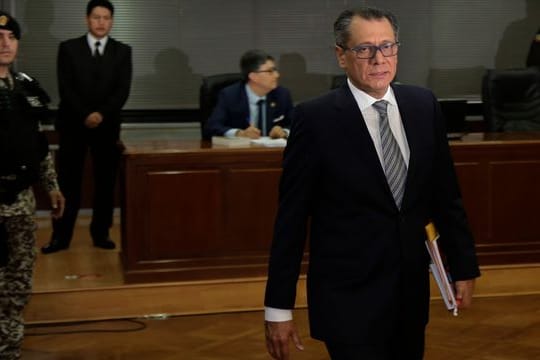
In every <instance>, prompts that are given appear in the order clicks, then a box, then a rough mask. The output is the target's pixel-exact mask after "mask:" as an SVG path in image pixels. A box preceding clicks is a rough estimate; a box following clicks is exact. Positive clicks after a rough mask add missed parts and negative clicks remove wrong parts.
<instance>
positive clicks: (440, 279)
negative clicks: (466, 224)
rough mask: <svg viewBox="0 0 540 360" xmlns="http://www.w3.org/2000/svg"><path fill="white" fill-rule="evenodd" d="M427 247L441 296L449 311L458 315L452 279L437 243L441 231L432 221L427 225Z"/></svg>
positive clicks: (431, 267) (430, 265) (432, 271)
mask: <svg viewBox="0 0 540 360" xmlns="http://www.w3.org/2000/svg"><path fill="white" fill-rule="evenodd" d="M426 235H427V239H426V247H427V250H428V252H429V256H430V258H431V264H429V268H430V270H431V273H432V274H433V277H434V278H435V282H436V283H437V286H438V287H439V290H440V292H441V296H442V298H443V300H444V304H445V305H446V308H447V309H448V310H449V311H452V312H453V314H454V316H457V315H458V304H457V301H456V297H455V295H454V288H453V286H452V284H451V283H450V281H449V280H448V275H447V274H446V269H445V268H444V264H443V261H442V258H441V253H440V251H439V245H438V244H437V239H439V233H438V232H437V229H435V225H433V223H432V222H430V223H429V224H427V225H426Z"/></svg>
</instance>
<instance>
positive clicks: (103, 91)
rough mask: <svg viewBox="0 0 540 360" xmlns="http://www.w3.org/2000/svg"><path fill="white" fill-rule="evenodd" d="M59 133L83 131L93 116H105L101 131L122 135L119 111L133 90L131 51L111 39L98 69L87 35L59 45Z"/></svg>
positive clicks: (126, 46)
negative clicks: (131, 88) (86, 119)
mask: <svg viewBox="0 0 540 360" xmlns="http://www.w3.org/2000/svg"><path fill="white" fill-rule="evenodd" d="M57 66H58V68H57V73H58V90H59V92H60V99H61V101H60V104H59V107H58V119H57V124H56V125H57V129H58V130H59V131H63V130H66V129H77V130H82V129H84V120H85V118H86V117H87V116H88V115H89V114H90V113H92V112H94V111H98V112H100V113H101V114H102V115H103V116H104V119H103V124H102V125H100V127H101V128H103V129H104V130H105V129H106V130H107V131H112V132H119V130H120V122H121V119H120V111H121V109H122V107H123V106H124V104H125V103H126V101H127V99H128V96H129V90H130V86H131V75H132V60H131V47H130V46H129V45H126V44H123V43H121V42H119V41H117V40H115V39H113V38H111V37H109V39H108V41H107V45H106V46H105V49H104V53H103V56H102V59H101V63H100V64H99V65H96V62H95V61H94V58H93V56H92V50H91V49H90V47H89V46H88V42H87V38H86V35H84V36H81V37H79V38H75V39H70V40H66V41H63V42H62V43H60V46H59V49H58V62H57Z"/></svg>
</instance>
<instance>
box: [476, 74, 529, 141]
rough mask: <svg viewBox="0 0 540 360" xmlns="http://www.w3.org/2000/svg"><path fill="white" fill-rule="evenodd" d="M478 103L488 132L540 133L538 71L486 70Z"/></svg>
mask: <svg viewBox="0 0 540 360" xmlns="http://www.w3.org/2000/svg"><path fill="white" fill-rule="evenodd" d="M482 102H483V109H484V118H485V121H486V124H487V128H488V131H492V132H493V131H540V72H539V70H538V69H537V68H527V69H511V70H493V69H490V70H487V71H486V73H485V75H484V78H483V80H482Z"/></svg>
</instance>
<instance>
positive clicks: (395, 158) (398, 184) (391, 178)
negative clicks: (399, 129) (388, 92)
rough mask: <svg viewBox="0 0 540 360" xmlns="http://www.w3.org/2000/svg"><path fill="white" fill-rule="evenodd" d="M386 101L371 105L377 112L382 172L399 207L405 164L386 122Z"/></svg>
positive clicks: (403, 188)
mask: <svg viewBox="0 0 540 360" xmlns="http://www.w3.org/2000/svg"><path fill="white" fill-rule="evenodd" d="M387 105H388V103H387V102H386V101H384V100H380V101H377V102H375V103H374V104H373V107H374V108H375V110H377V112H378V113H379V131H380V134H381V147H382V155H383V162H384V173H385V174H386V180H387V181H388V186H390V190H391V191H392V195H393V196H394V200H395V202H396V205H397V207H398V208H401V202H402V200H403V193H404V192H405V180H406V178H407V165H406V164H405V160H403V155H402V154H401V150H400V149H399V145H398V143H397V141H396V138H395V137H394V135H393V134H392V131H391V130H390V125H389V123H388V113H387V112H386V107H387Z"/></svg>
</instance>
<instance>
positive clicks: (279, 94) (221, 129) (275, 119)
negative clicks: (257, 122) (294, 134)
mask: <svg viewBox="0 0 540 360" xmlns="http://www.w3.org/2000/svg"><path fill="white" fill-rule="evenodd" d="M245 85H246V84H245V82H243V81H240V82H237V83H234V84H232V85H229V86H227V87H226V88H224V89H223V90H221V92H220V93H219V97H218V102H217V105H216V107H215V109H214V111H213V112H212V115H210V118H209V119H208V122H207V123H206V129H205V132H206V136H207V137H212V136H223V135H224V134H225V132H227V131H228V130H230V129H231V128H235V129H245V128H247V127H248V126H249V120H250V119H249V117H250V113H249V103H248V97H247V93H246V88H245ZM292 109H293V104H292V100H291V94H290V93H289V90H287V89H286V88H283V87H281V86H278V87H277V88H276V89H274V90H272V91H271V92H269V93H268V94H267V95H266V123H267V127H266V128H267V129H268V131H269V132H270V129H272V127H274V126H276V125H279V126H281V127H282V128H289V126H290V120H291V119H290V115H291V111H292Z"/></svg>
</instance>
